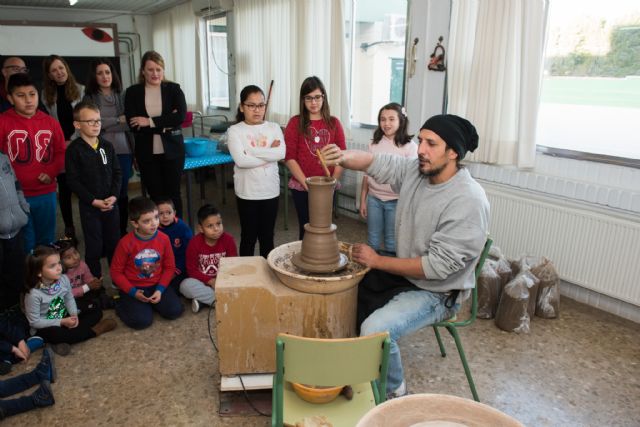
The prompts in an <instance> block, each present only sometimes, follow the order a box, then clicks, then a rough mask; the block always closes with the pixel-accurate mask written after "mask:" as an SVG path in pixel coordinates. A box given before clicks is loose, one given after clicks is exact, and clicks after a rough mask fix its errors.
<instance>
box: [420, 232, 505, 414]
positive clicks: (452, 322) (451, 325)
mask: <svg viewBox="0 0 640 427" xmlns="http://www.w3.org/2000/svg"><path fill="white" fill-rule="evenodd" d="M492 244H493V240H491V239H490V238H488V239H487V241H486V243H485V244H484V249H483V250H482V253H481V254H480V259H479V260H478V264H477V265H476V270H475V280H476V285H475V286H474V287H473V290H472V291H471V316H470V317H469V319H467V320H465V321H461V322H458V321H457V319H456V316H454V317H452V318H451V319H449V320H444V321H442V322H438V323H435V324H433V331H434V332H435V333H436V339H437V340H438V346H440V354H441V355H442V357H445V356H446V355H447V352H446V351H445V349H444V345H443V344H442V339H441V338H440V332H439V331H438V328H446V329H447V330H448V331H449V333H450V334H451V336H452V337H453V339H454V341H455V342H456V347H457V348H458V354H460V361H462V366H463V367H464V373H465V374H466V376H467V381H469V388H470V389H471V394H473V399H474V400H475V401H476V402H480V398H478V392H477V391H476V385H475V384H474V382H473V377H472V376H471V371H470V370H469V365H468V364H467V358H466V356H465V355H464V349H463V348H462V342H461V341H460V336H459V335H458V330H457V328H459V327H463V326H469V325H470V324H472V323H473V322H474V321H475V320H476V313H477V312H478V277H480V272H481V271H482V266H483V265H484V261H485V259H487V255H489V249H490V248H491V245H492Z"/></svg>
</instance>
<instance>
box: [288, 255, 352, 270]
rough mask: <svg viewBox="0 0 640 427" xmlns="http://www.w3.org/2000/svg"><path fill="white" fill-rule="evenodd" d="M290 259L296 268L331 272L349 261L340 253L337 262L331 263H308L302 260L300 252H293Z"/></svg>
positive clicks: (339, 268) (343, 266) (341, 267)
mask: <svg viewBox="0 0 640 427" xmlns="http://www.w3.org/2000/svg"><path fill="white" fill-rule="evenodd" d="M291 261H292V262H293V264H294V265H295V266H296V267H298V269H300V270H303V271H305V272H310V273H333V272H336V271H338V270H342V269H343V268H345V267H346V266H347V264H348V263H349V259H348V258H347V256H346V255H345V254H342V253H341V254H340V256H339V259H338V262H334V263H333V264H310V263H308V262H304V260H303V259H302V252H296V253H295V254H293V257H292V258H291Z"/></svg>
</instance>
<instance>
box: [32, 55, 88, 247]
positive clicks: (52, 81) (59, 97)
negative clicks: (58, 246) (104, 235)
mask: <svg viewBox="0 0 640 427" xmlns="http://www.w3.org/2000/svg"><path fill="white" fill-rule="evenodd" d="M42 68H43V69H42V75H43V76H44V85H43V86H44V87H43V90H42V99H43V100H44V106H45V108H46V109H47V112H48V113H49V114H50V115H51V117H53V118H54V119H56V120H57V121H58V122H59V123H60V127H61V128H62V133H64V140H65V142H66V144H67V146H69V143H70V142H71V139H72V136H73V134H74V133H75V128H74V127H73V107H75V106H76V104H77V103H78V102H80V101H81V100H82V97H83V96H84V86H82V85H81V84H79V83H77V82H76V78H75V77H74V76H73V73H72V72H71V69H70V68H69V64H67V61H65V60H64V58H62V57H61V56H58V55H49V56H48V57H46V58H45V59H44V61H43V63H42ZM57 180H58V199H59V201H60V212H61V213H62V219H63V221H64V237H68V238H75V237H76V231H75V228H74V226H73V213H72V210H71V189H70V188H69V185H67V175H66V174H65V173H64V172H63V173H61V174H60V175H58V178H57Z"/></svg>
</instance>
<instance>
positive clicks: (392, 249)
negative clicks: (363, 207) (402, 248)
mask: <svg viewBox="0 0 640 427" xmlns="http://www.w3.org/2000/svg"><path fill="white" fill-rule="evenodd" d="M397 205H398V200H397V199H395V200H387V201H383V200H380V199H378V198H377V197H375V196H372V195H371V194H369V195H368V196H367V231H368V238H367V242H368V244H369V246H371V247H372V248H373V249H374V250H376V251H379V250H380V249H381V243H382V242H384V252H386V253H387V254H393V255H395V253H396V229H395V227H396V206H397Z"/></svg>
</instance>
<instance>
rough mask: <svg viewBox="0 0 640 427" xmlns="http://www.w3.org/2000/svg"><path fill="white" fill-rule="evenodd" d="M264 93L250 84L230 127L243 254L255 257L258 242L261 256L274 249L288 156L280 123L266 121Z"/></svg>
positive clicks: (241, 250) (244, 90) (230, 144)
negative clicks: (282, 166) (281, 165)
mask: <svg viewBox="0 0 640 427" xmlns="http://www.w3.org/2000/svg"><path fill="white" fill-rule="evenodd" d="M265 111H266V103H265V97H264V92H263V91H262V89H260V88H259V87H258V86H254V85H249V86H246V87H245V88H244V89H242V92H240V104H239V105H238V113H237V114H236V120H237V121H238V123H237V124H235V125H233V126H231V127H230V128H229V130H228V144H229V152H230V153H231V156H232V157H233V161H234V162H235V166H234V168H233V182H234V187H235V193H236V201H237V203H238V214H239V216H240V227H241V234H240V256H253V252H254V248H255V245H256V241H259V242H260V255H261V256H263V257H265V258H266V257H267V255H269V252H271V250H272V249H273V246H274V244H273V230H274V228H275V225H276V217H277V216H278V202H279V196H280V176H279V175H278V160H281V159H283V158H284V155H285V145H284V136H283V135H282V130H281V129H280V126H278V124H276V123H271V122H266V121H265V120H264V116H265Z"/></svg>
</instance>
